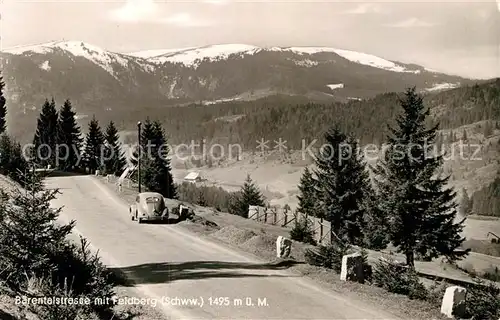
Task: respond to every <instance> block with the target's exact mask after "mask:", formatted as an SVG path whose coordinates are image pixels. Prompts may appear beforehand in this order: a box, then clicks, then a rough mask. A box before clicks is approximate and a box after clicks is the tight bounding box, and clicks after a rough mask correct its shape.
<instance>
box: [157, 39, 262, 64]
mask: <svg viewBox="0 0 500 320" xmlns="http://www.w3.org/2000/svg"><path fill="white" fill-rule="evenodd" d="M260 50H262V49H261V48H259V47H256V46H252V45H246V44H220V45H213V46H206V47H200V48H194V49H185V50H182V51H175V52H173V53H167V54H165V55H162V56H158V57H154V58H152V59H151V60H150V61H152V62H155V63H165V62H170V63H181V64H184V65H185V66H189V67H195V68H196V67H197V66H198V65H199V63H200V62H201V61H202V60H204V59H208V60H210V61H219V60H224V59H227V58H229V56H231V55H234V54H254V53H256V52H259V51H260Z"/></svg>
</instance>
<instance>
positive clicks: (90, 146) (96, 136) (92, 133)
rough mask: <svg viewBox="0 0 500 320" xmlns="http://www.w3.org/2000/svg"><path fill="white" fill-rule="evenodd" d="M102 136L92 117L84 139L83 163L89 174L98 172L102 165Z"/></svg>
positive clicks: (97, 124) (96, 121)
mask: <svg viewBox="0 0 500 320" xmlns="http://www.w3.org/2000/svg"><path fill="white" fill-rule="evenodd" d="M104 147H105V144H104V135H103V134H102V131H101V127H100V126H99V121H98V120H97V119H96V118H95V116H93V117H92V120H91V121H90V123H89V132H88V133H87V136H86V137H85V156H84V157H85V163H86V164H87V167H88V168H89V170H90V172H91V173H93V172H95V171H96V170H99V169H101V168H102V167H103V165H104V161H103V160H104Z"/></svg>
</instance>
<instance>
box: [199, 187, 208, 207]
mask: <svg viewBox="0 0 500 320" xmlns="http://www.w3.org/2000/svg"><path fill="white" fill-rule="evenodd" d="M204 191H205V190H204V189H200V190H199V191H198V199H196V203H197V204H198V205H199V206H202V207H206V206H207V200H206V199H205V192H204Z"/></svg>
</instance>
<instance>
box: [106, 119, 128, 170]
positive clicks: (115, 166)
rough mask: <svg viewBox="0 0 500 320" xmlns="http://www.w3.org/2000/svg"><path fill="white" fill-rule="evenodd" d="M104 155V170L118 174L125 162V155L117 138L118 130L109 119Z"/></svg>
mask: <svg viewBox="0 0 500 320" xmlns="http://www.w3.org/2000/svg"><path fill="white" fill-rule="evenodd" d="M105 139H106V155H105V161H104V166H105V167H106V172H107V173H109V174H114V175H116V176H119V175H120V174H121V173H122V172H123V168H124V167H125V165H126V164H127V162H126V160H125V156H124V154H123V152H122V146H121V143H120V141H119V140H118V139H119V137H118V130H116V127H115V124H114V122H113V121H110V122H109V124H108V127H107V128H106V135H105Z"/></svg>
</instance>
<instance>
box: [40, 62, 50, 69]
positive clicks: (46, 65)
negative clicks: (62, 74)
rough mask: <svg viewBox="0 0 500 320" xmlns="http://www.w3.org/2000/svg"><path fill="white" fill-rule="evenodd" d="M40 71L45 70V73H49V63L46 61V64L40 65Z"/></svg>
mask: <svg viewBox="0 0 500 320" xmlns="http://www.w3.org/2000/svg"><path fill="white" fill-rule="evenodd" d="M40 69H42V70H45V71H49V70H50V69H51V67H50V64H49V61H48V60H46V61H45V62H44V63H42V64H41V65H40Z"/></svg>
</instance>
